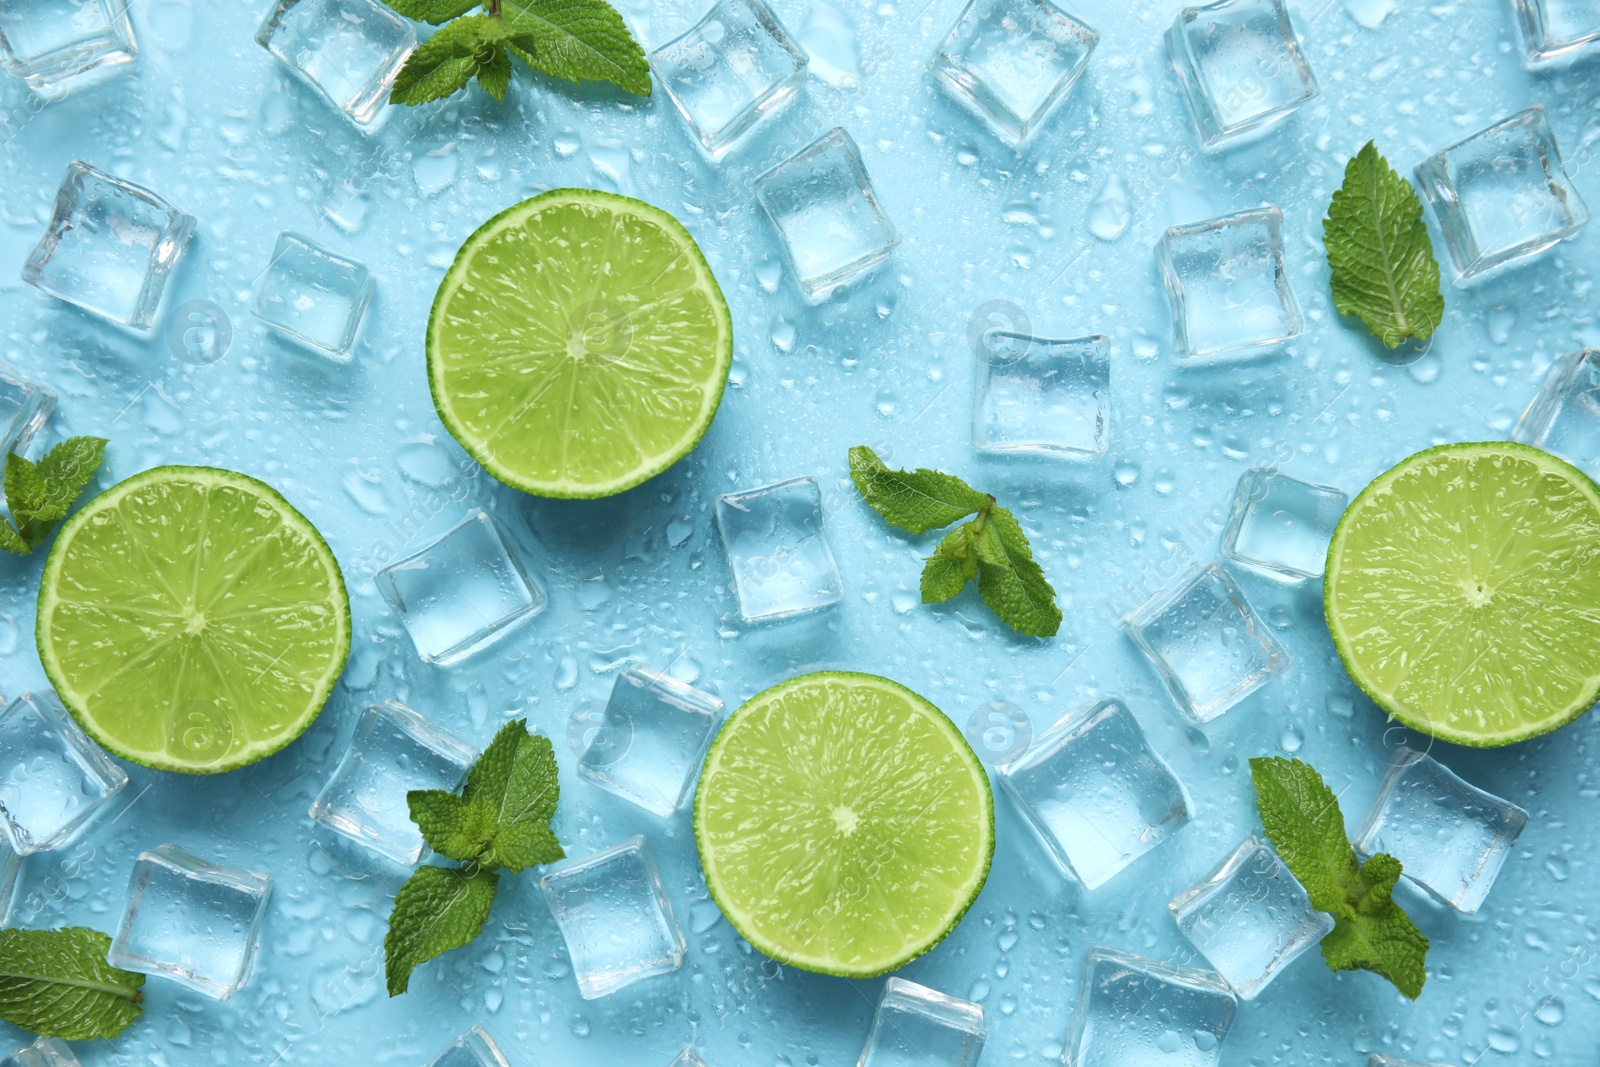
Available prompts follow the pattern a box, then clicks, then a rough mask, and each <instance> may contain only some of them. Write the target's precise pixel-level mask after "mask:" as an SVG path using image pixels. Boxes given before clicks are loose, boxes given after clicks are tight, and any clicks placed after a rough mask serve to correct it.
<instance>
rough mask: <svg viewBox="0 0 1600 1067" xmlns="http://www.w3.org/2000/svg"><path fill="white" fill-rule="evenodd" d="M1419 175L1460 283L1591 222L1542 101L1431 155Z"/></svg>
mask: <svg viewBox="0 0 1600 1067" xmlns="http://www.w3.org/2000/svg"><path fill="white" fill-rule="evenodd" d="M1416 178H1417V185H1418V187H1419V188H1420V189H1421V190H1422V197H1423V199H1424V200H1426V201H1427V202H1428V203H1429V204H1430V205H1432V207H1433V214H1434V217H1435V218H1436V219H1437V220H1438V221H1439V231H1440V232H1441V233H1442V234H1443V235H1444V244H1445V247H1446V248H1448V249H1449V250H1450V258H1451V260H1452V261H1453V262H1454V263H1455V268H1456V280H1457V282H1460V283H1464V282H1468V281H1470V280H1472V279H1474V278H1477V277H1480V276H1482V275H1484V274H1486V273H1488V272H1490V271H1493V270H1495V269H1496V268H1499V267H1504V266H1507V265H1509V264H1512V263H1517V262H1526V261H1527V260H1528V259H1530V258H1532V257H1533V256H1536V255H1538V254H1539V253H1540V252H1543V251H1545V250H1546V249H1549V248H1552V247H1554V246H1555V245H1556V244H1558V243H1560V242H1561V241H1563V240H1565V239H1566V238H1568V237H1571V236H1572V235H1573V234H1575V233H1577V232H1578V230H1579V229H1581V228H1582V227H1583V225H1584V224H1585V223H1587V222H1588V221H1589V208H1588V206H1587V205H1585V204H1584V202H1583V197H1582V196H1580V195H1578V190H1577V188H1576V187H1575V186H1574V185H1573V184H1572V181H1571V180H1570V179H1569V178H1568V177H1567V172H1566V169H1565V167H1564V166H1563V165H1562V163H1561V151H1560V149H1558V148H1557V147H1556V138H1555V134H1554V133H1552V132H1551V130H1550V122H1549V120H1548V118H1547V117H1546V116H1545V110H1544V108H1542V107H1530V108H1527V109H1525V110H1523V111H1519V112H1517V113H1516V114H1515V115H1512V116H1511V117H1510V118H1507V119H1502V120H1501V121H1499V122H1497V123H1495V124H1494V125H1493V126H1490V127H1489V128H1488V129H1486V130H1480V131H1478V132H1477V133H1475V134H1473V135H1472V136H1471V137H1468V138H1467V139H1466V140H1464V141H1460V142H1458V143H1456V144H1453V145H1451V146H1450V147H1449V148H1446V149H1444V150H1443V151H1441V152H1438V153H1436V154H1434V155H1431V156H1429V157H1428V158H1427V159H1425V160H1423V161H1422V162H1421V163H1418V164H1417V169H1416Z"/></svg>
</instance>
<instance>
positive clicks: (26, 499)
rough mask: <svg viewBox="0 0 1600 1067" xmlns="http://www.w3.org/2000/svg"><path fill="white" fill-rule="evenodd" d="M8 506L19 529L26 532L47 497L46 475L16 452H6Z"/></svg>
mask: <svg viewBox="0 0 1600 1067" xmlns="http://www.w3.org/2000/svg"><path fill="white" fill-rule="evenodd" d="M5 486H6V507H7V508H9V509H10V511H11V518H12V520H13V521H15V522H16V524H17V529H19V530H23V531H24V533H26V527H27V525H28V523H29V522H30V521H32V519H33V517H34V516H35V515H37V514H38V513H39V509H40V508H42V507H44V505H45V500H46V499H47V495H48V494H47V491H46V489H45V484H44V477H43V476H42V475H41V474H40V473H39V468H38V467H37V466H36V465H35V464H34V463H33V462H32V461H30V460H27V459H24V458H23V457H22V456H19V455H17V454H16V453H15V452H7V453H6V481H5Z"/></svg>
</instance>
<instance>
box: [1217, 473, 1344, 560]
mask: <svg viewBox="0 0 1600 1067" xmlns="http://www.w3.org/2000/svg"><path fill="white" fill-rule="evenodd" d="M1348 503H1350V498H1349V497H1348V496H1346V495H1345V494H1344V493H1343V492H1341V491H1340V490H1338V489H1335V488H1334V487H1333V486H1331V485H1317V484H1316V483H1314V482H1303V481H1301V480H1300V479H1299V478H1291V477H1289V475H1287V474H1284V473H1283V472H1282V471H1278V470H1274V469H1273V468H1271V467H1256V468H1254V469H1252V470H1248V471H1245V472H1244V475H1243V476H1242V477H1241V478H1240V479H1239V487H1238V489H1236V490H1235V491H1234V494H1233V511H1232V513H1231V514H1229V516H1228V525H1227V527H1226V528H1225V529H1224V530H1223V531H1222V550H1221V554H1222V557H1223V558H1224V559H1230V560H1233V561H1235V562H1237V563H1243V564H1246V565H1247V566H1250V567H1255V568H1257V569H1260V570H1264V571H1266V572H1268V573H1269V574H1272V575H1274V576H1277V577H1283V578H1290V579H1295V580H1298V579H1301V578H1321V577H1322V570H1323V565H1324V564H1325V563H1326V561H1327V556H1328V542H1330V541H1331V540H1333V528H1334V527H1335V526H1337V525H1339V517H1340V516H1341V515H1343V514H1344V508H1345V505H1346V504H1348Z"/></svg>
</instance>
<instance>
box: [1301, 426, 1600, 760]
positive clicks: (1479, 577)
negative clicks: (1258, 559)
mask: <svg viewBox="0 0 1600 1067" xmlns="http://www.w3.org/2000/svg"><path fill="white" fill-rule="evenodd" d="M1323 605H1324V608H1325V611H1326V614H1327V619H1328V630H1329V632H1330V633H1331V634H1332V636H1333V642H1334V646H1335V647H1336V648H1337V649H1338V651H1339V655H1340V657H1341V658H1342V659H1343V660H1344V665H1345V669H1346V670H1348V671H1349V672H1350V677H1351V678H1353V679H1354V680H1355V681H1356V684H1358V685H1359V686H1360V687H1361V688H1362V689H1363V690H1364V691H1365V692H1366V693H1367V695H1368V696H1369V697H1371V698H1372V700H1373V701H1374V702H1375V703H1376V704H1377V705H1378V706H1379V707H1381V708H1382V709H1383V710H1384V711H1386V712H1388V713H1389V714H1390V715H1392V716H1394V717H1395V718H1397V719H1399V720H1400V721H1401V722H1403V723H1405V724H1406V725H1407V726H1410V727H1412V728H1413V729H1416V730H1420V731H1422V732H1423V733H1426V734H1429V735H1431V736H1433V737H1437V738H1439V739H1441V740H1444V741H1451V742H1454V743H1456V744H1462V745H1477V746H1482V747H1494V746H1498V745H1506V744H1510V743H1512V742H1514V741H1522V740H1525V739H1527V738H1530V737H1536V736H1538V735H1540V734H1544V733H1549V732H1550V731H1551V730H1555V729H1557V728H1559V727H1561V726H1564V725H1566V724H1567V723H1569V722H1571V721H1572V720H1573V719H1575V718H1577V717H1578V716H1579V715H1581V714H1583V712H1585V711H1586V710H1588V709H1589V708H1590V707H1591V706H1592V705H1593V704H1594V703H1595V700H1596V698H1597V697H1600V489H1597V488H1596V486H1595V484H1594V483H1593V482H1592V481H1590V480H1589V479H1588V478H1587V477H1586V476H1585V475H1584V474H1582V473H1581V472H1580V471H1579V470H1578V469H1577V468H1575V467H1573V466H1571V465H1570V464H1568V463H1566V462H1564V461H1562V460H1560V459H1557V458H1556V457H1554V456H1552V455H1549V454H1548V453H1545V452H1540V451H1538V450H1537V449H1533V448H1529V447H1527V446H1525V445H1518V444H1511V443H1507V442H1489V443H1483V444H1458V445H1443V446H1441V447H1438V448H1431V449H1428V450H1427V451H1424V452H1419V453H1417V454H1416V455H1414V456H1412V457H1410V458H1409V459H1407V460H1404V461H1403V462H1401V463H1400V464H1399V465H1398V466H1396V467H1394V468H1393V469H1391V470H1389V471H1388V472H1386V473H1384V474H1381V475H1379V476H1378V477H1377V478H1376V479H1374V480H1373V482H1372V484H1371V485H1369V486H1367V488H1366V489H1364V490H1363V491H1362V492H1361V495H1360V496H1358V497H1356V499H1355V501H1354V502H1353V503H1351V505H1350V507H1349V509H1348V510H1347V511H1346V512H1345V514H1344V518H1343V519H1342V520H1340V523H1339V526H1338V529H1337V530H1336V531H1335V532H1334V536H1333V543H1332V545H1331V546H1330V547H1329V550H1328V566H1327V577H1326V580H1325V584H1324V588H1323Z"/></svg>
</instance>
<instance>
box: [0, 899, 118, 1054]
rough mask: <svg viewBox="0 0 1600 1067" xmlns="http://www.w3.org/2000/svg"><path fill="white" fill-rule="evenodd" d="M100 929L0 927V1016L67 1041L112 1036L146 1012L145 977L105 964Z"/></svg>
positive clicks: (106, 946) (107, 944)
mask: <svg viewBox="0 0 1600 1067" xmlns="http://www.w3.org/2000/svg"><path fill="white" fill-rule="evenodd" d="M110 950H111V938H109V937H107V936H106V935H105V934H103V933H101V932H100V931H98V930H90V929H88V928H86V927H82V926H72V927H68V928H66V929H63V930H16V929H6V930H0V1019H4V1020H5V1021H6V1022H8V1023H10V1024H11V1025H13V1026H19V1027H21V1028H22V1029H24V1030H26V1031H28V1032H29V1033H32V1034H38V1035H40V1036H41V1037H58V1038H61V1039H62V1040H65V1041H87V1040H89V1039H91V1038H103V1037H116V1036H117V1035H118V1034H120V1033H122V1031H123V1030H125V1029H127V1026H128V1024H129V1023H131V1022H133V1021H134V1020H135V1019H137V1018H138V1017H139V1016H140V1015H141V1014H143V1012H144V1008H143V1007H142V1006H141V1005H142V1003H143V1000H144V994H143V993H142V992H140V987H141V986H143V985H144V975H142V974H135V973H134V972H132V971H124V970H120V969H119V968H116V967H113V966H111V965H110V964H109V963H107V962H106V953H107V952H109V951H110Z"/></svg>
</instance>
